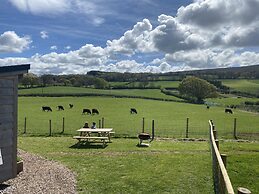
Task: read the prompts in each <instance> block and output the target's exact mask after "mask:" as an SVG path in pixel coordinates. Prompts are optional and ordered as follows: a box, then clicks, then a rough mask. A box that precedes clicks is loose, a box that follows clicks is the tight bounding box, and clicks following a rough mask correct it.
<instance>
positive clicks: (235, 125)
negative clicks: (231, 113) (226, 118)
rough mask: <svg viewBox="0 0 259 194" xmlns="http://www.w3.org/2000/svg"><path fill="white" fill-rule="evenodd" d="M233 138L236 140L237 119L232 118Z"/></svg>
mask: <svg viewBox="0 0 259 194" xmlns="http://www.w3.org/2000/svg"><path fill="white" fill-rule="evenodd" d="M234 138H235V139H237V118H234Z"/></svg>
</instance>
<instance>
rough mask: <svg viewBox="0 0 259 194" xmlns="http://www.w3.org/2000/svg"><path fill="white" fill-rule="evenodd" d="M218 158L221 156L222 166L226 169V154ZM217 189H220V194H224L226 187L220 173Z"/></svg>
mask: <svg viewBox="0 0 259 194" xmlns="http://www.w3.org/2000/svg"><path fill="white" fill-rule="evenodd" d="M220 156H221V159H222V161H223V164H224V166H225V168H226V167H227V155H226V154H220ZM219 189H220V193H225V191H226V185H225V182H224V178H223V175H222V173H220V174H219Z"/></svg>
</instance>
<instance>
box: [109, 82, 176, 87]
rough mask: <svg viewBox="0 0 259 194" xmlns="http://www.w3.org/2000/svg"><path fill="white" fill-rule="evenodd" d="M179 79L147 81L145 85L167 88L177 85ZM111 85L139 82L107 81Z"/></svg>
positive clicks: (128, 84)
mask: <svg viewBox="0 0 259 194" xmlns="http://www.w3.org/2000/svg"><path fill="white" fill-rule="evenodd" d="M179 83H180V81H149V82H148V85H147V86H146V87H151V86H152V87H162V88H168V87H174V88H176V87H178V86H179ZM109 84H110V85H111V86H139V84H141V82H131V83H129V82H109Z"/></svg>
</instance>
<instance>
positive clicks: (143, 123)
mask: <svg viewBox="0 0 259 194" xmlns="http://www.w3.org/2000/svg"><path fill="white" fill-rule="evenodd" d="M144 132H145V118H144V117H143V119H142V133H144Z"/></svg>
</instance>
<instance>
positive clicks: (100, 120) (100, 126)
mask: <svg viewBox="0 0 259 194" xmlns="http://www.w3.org/2000/svg"><path fill="white" fill-rule="evenodd" d="M99 128H101V119H99Z"/></svg>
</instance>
